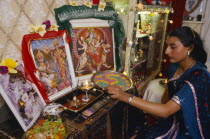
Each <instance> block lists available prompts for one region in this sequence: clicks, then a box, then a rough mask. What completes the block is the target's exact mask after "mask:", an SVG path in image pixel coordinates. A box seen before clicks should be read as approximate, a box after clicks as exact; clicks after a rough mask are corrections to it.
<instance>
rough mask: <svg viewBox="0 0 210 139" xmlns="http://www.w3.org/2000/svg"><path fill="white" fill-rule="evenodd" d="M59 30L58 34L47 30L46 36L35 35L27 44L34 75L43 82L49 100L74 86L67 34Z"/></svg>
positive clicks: (63, 93)
mask: <svg viewBox="0 0 210 139" xmlns="http://www.w3.org/2000/svg"><path fill="white" fill-rule="evenodd" d="M59 32H60V34H59V35H57V34H52V33H51V32H48V33H47V34H46V35H47V37H35V38H33V39H32V40H30V43H29V45H28V48H29V50H30V54H31V57H32V63H34V65H35V69H36V77H37V78H38V79H39V80H40V81H41V82H42V83H43V84H44V86H45V88H46V95H47V97H48V98H49V100H50V101H52V100H55V99H56V98H59V97H61V96H63V95H65V94H66V93H68V92H70V91H71V90H72V89H73V87H74V86H75V82H74V81H75V80H74V72H73V68H72V62H71V55H70V49H69V43H68V42H67V41H66V39H67V34H66V32H65V31H59ZM29 69H30V68H29Z"/></svg>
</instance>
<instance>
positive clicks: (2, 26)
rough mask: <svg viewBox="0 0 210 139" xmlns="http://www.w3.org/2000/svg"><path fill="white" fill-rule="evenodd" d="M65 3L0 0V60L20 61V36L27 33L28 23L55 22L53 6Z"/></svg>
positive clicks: (38, 0) (65, 2)
mask: <svg viewBox="0 0 210 139" xmlns="http://www.w3.org/2000/svg"><path fill="white" fill-rule="evenodd" d="M66 4H69V1H68V0H0V13H1V14H0V60H1V58H12V59H15V60H18V61H21V53H20V52H21V42H22V37H23V35H25V34H29V27H30V24H35V25H36V24H42V22H43V21H45V20H50V21H51V23H52V24H56V21H55V18H54V8H58V7H61V6H63V5H66Z"/></svg>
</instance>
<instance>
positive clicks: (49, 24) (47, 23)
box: [42, 20, 51, 30]
mask: <svg viewBox="0 0 210 139" xmlns="http://www.w3.org/2000/svg"><path fill="white" fill-rule="evenodd" d="M42 24H43V25H46V28H45V29H47V30H48V29H50V27H51V22H50V20H46V21H44V22H43V23H42Z"/></svg>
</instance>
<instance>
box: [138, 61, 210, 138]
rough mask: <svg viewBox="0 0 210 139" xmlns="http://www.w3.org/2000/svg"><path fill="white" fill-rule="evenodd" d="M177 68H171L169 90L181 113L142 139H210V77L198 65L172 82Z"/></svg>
mask: <svg viewBox="0 0 210 139" xmlns="http://www.w3.org/2000/svg"><path fill="white" fill-rule="evenodd" d="M177 68H178V65H177V64H171V66H170V69H169V82H168V90H169V98H170V99H171V100H173V101H174V102H176V103H177V104H179V105H180V106H181V110H179V111H178V112H176V113H175V114H174V115H171V116H170V117H168V118H166V119H162V120H161V121H160V122H159V123H158V124H156V125H153V126H151V127H149V128H148V129H146V132H145V133H144V135H143V136H139V138H140V139H144V138H146V139H154V138H158V139H188V138H189V139H191V138H193V139H210V108H209V105H210V73H209V72H208V71H207V70H206V68H205V65H203V64H201V63H200V62H197V63H196V64H195V65H194V66H193V67H192V68H190V69H188V70H187V71H185V72H184V73H183V74H182V75H181V76H180V77H178V78H173V75H174V73H175V71H176V69H177Z"/></svg>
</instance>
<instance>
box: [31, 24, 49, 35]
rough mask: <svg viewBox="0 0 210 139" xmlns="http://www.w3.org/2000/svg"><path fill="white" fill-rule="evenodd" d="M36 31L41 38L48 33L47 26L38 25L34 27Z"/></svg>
mask: <svg viewBox="0 0 210 139" xmlns="http://www.w3.org/2000/svg"><path fill="white" fill-rule="evenodd" d="M34 28H35V30H36V32H37V33H39V34H40V35H41V36H44V34H45V33H46V30H45V28H46V25H36V26H34Z"/></svg>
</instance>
